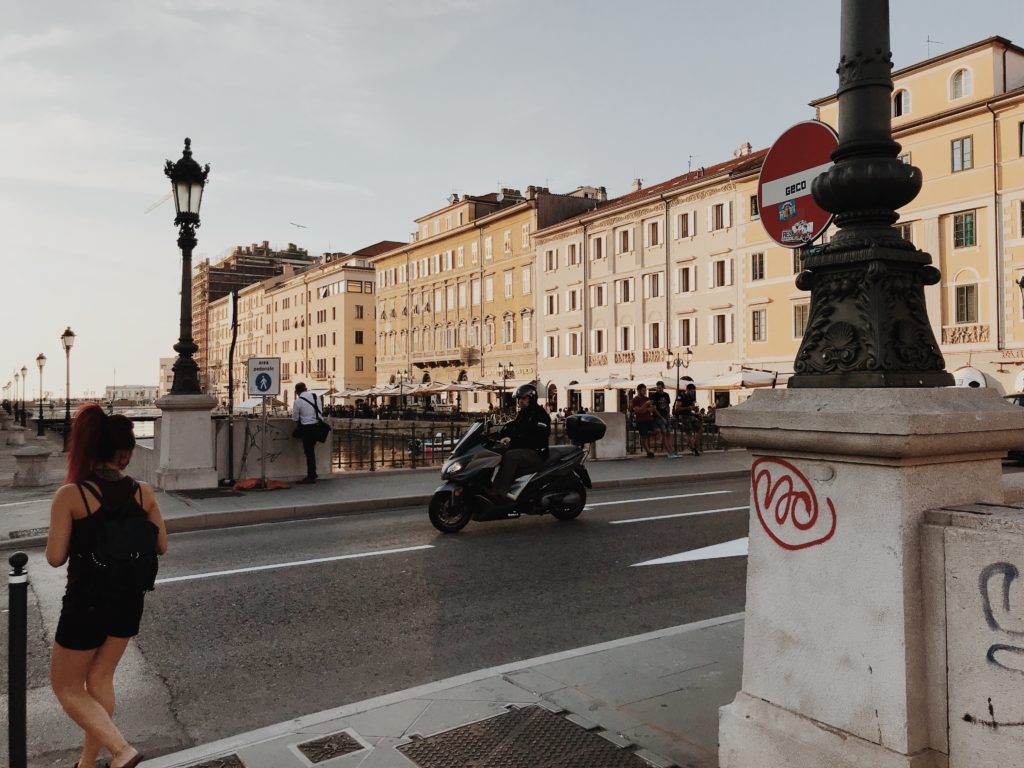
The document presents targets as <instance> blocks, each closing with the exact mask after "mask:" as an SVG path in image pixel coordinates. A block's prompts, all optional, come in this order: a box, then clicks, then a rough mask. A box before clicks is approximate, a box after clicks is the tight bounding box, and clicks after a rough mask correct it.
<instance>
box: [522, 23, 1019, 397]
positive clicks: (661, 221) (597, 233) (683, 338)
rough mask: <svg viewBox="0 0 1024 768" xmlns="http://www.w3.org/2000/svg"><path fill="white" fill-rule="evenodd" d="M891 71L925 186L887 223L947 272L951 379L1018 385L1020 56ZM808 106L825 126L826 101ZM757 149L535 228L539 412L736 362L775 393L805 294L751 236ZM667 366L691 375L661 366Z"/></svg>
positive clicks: (965, 54) (831, 105) (945, 345)
mask: <svg viewBox="0 0 1024 768" xmlns="http://www.w3.org/2000/svg"><path fill="white" fill-rule="evenodd" d="M893 77H894V81H895V91H894V96H893V115H894V116H893V128H894V135H895V138H896V140H897V141H898V142H900V144H901V145H902V146H903V149H902V152H903V155H904V159H905V160H906V161H907V162H910V163H912V164H913V165H915V166H917V167H919V168H920V169H921V171H922V172H923V175H924V187H923V189H922V191H921V193H920V194H919V195H918V197H917V198H916V199H915V200H914V201H913V202H912V203H911V204H910V205H909V206H907V207H906V209H904V210H902V211H901V212H900V213H901V218H900V222H899V225H900V226H901V227H902V228H903V231H904V235H905V236H907V237H909V239H911V240H912V241H913V242H914V243H915V244H916V245H917V246H918V247H919V248H921V249H922V250H925V251H927V252H928V253H930V254H931V255H932V259H933V263H934V264H935V265H936V266H937V267H939V269H940V270H941V272H942V276H943V277H942V282H941V283H940V284H939V285H936V286H932V287H929V288H928V289H926V295H927V300H928V308H929V316H930V319H931V321H932V323H933V326H934V330H935V336H936V338H937V339H938V340H939V341H940V344H941V348H942V351H943V354H944V356H945V358H946V367H947V369H948V370H950V371H952V372H954V373H957V372H959V375H958V380H960V381H961V382H962V383H967V382H969V381H971V380H972V379H973V380H975V381H979V380H980V381H983V382H984V383H985V385H987V386H991V387H996V388H997V389H1000V390H1001V391H1003V392H1007V393H1009V392H1018V391H1022V390H1024V50H1022V49H1020V48H1018V47H1017V46H1014V45H1013V44H1012V43H1010V42H1009V41H1007V40H1004V39H1003V38H991V39H989V40H985V41H981V42H979V43H976V44H974V45H971V46H968V47H966V48H963V49H960V50H957V51H952V52H950V53H948V54H945V55H942V56H937V57H934V58H932V59H929V60H928V61H925V62H921V63H919V64H915V65H913V66H911V67H907V68H905V69H902V70H899V71H897V72H895V73H894V75H893ZM812 106H813V107H814V108H815V109H816V111H817V117H818V118H819V119H821V120H823V121H824V122H827V123H829V124H831V125H833V126H834V125H836V123H837V117H838V111H837V103H836V100H835V98H834V97H830V98H827V99H822V100H819V101H816V102H813V103H812ZM765 154H766V151H765V150H761V151H758V152H753V151H751V150H750V148H749V146H748V145H744V146H743V147H741V148H740V149H739V150H737V152H736V156H735V157H734V158H733V160H730V161H727V162H724V163H720V164H717V165H715V166H712V167H709V168H703V169H698V170H697V171H694V172H691V173H688V174H685V175H683V176H679V177H676V178H674V179H670V180H668V181H666V182H662V183H659V184H657V185H655V186H652V187H649V188H647V189H643V188H638V186H637V188H634V190H633V191H632V192H630V193H629V194H627V195H624V196H622V197H619V198H616V199H613V200H611V201H608V202H606V203H604V204H602V205H601V206H600V207H599V208H597V209H596V210H595V211H592V212H588V213H586V214H583V215H581V216H578V217H574V218H572V219H569V220H567V221H563V222H561V223H559V224H557V225H555V226H552V227H549V228H544V229H541V230H540V231H538V232H537V233H536V235H535V237H534V244H535V249H536V253H535V259H536V264H537V270H538V277H539V285H538V294H537V317H538V345H539V360H538V367H539V380H540V382H541V384H542V389H543V390H544V393H550V395H551V397H550V398H549V400H550V401H553V402H554V403H555V404H556V405H557V406H559V407H561V406H565V405H569V404H570V403H575V404H578V405H580V406H584V407H588V408H593V409H595V410H602V409H605V410H619V409H621V408H622V407H624V404H623V403H622V402H617V400H618V397H619V396H617V394H616V391H615V390H602V389H600V388H596V387H595V386H594V385H595V382H596V381H598V380H599V379H602V378H608V377H618V378H625V379H633V380H637V381H639V380H643V381H645V383H647V384H648V386H650V385H651V384H652V383H653V382H655V381H657V380H659V379H661V380H664V381H665V383H666V385H667V386H668V387H670V388H674V386H675V379H676V373H677V372H678V373H679V374H680V375H684V376H685V375H688V376H690V377H692V378H693V379H695V380H696V382H697V383H698V384H701V383H704V382H709V381H712V380H714V379H716V378H717V377H719V376H722V375H724V374H728V373H730V372H735V371H738V370H739V369H741V368H743V367H746V368H753V369H760V370H765V371H769V372H772V373H776V374H778V382H779V384H780V385H784V383H785V381H786V379H787V378H788V376H789V375H790V374H791V373H792V371H793V361H794V359H795V357H796V353H797V349H798V347H799V344H800V340H801V338H802V336H803V332H804V327H805V325H806V321H807V314H808V308H809V302H810V296H809V294H808V293H806V292H804V291H800V290H798V289H797V288H796V286H795V283H794V278H795V276H796V274H797V273H798V272H799V271H800V268H801V266H800V251H799V250H790V249H787V248H782V247H780V246H778V245H776V244H775V243H774V242H772V241H771V240H770V239H769V238H768V236H767V234H766V232H765V230H764V227H763V226H762V225H761V218H760V217H761V213H762V212H761V211H760V210H758V206H757V180H758V174H759V173H760V168H761V164H762V162H763V160H764V156H765ZM832 234H834V230H829V231H827V232H826V233H825V236H824V239H825V240H827V239H828V238H829V237H831V235H832ZM687 349H689V350H690V353H691V354H690V355H686V354H685V353H686V350H687ZM670 355H672V357H671V359H673V360H676V359H680V358H682V359H687V358H688V359H689V364H688V367H686V368H679V369H677V368H676V367H675V366H671V367H670V366H669V363H668V361H669V359H670ZM743 397H745V393H732V394H731V399H732V402H737V401H738V400H740V399H742V398H743ZM711 398H712V395H711V393H708V394H707V395H704V396H703V401H704V402H705V403H708V402H711Z"/></svg>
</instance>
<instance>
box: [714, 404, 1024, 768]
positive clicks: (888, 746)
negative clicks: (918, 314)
mask: <svg viewBox="0 0 1024 768" xmlns="http://www.w3.org/2000/svg"><path fill="white" fill-rule="evenodd" d="M1017 411H1021V409H1019V408H1018V409H1015V408H1014V407H1013V406H1009V405H1007V404H1005V403H1004V402H1003V401H1002V399H1001V398H1000V397H999V396H998V395H997V394H996V393H995V392H994V391H990V390H967V389H952V388H944V389H842V390H831V389H803V390H773V391H762V392H758V393H757V394H755V395H754V396H753V397H752V398H751V399H750V400H749V401H748V402H746V403H744V404H743V405H741V406H738V407H735V408H729V409H728V410H723V411H721V412H720V413H719V414H718V423H719V424H720V425H721V427H722V432H723V435H724V436H725V438H726V439H727V440H729V442H730V443H732V444H736V445H742V446H746V447H748V448H749V449H750V450H751V453H752V454H753V458H754V462H753V465H752V467H751V483H752V488H751V511H750V549H749V558H748V566H747V605H746V629H745V645H744V654H743V687H742V691H741V693H740V694H738V695H737V697H736V700H735V701H734V702H733V703H732V704H730V705H728V706H726V707H724V708H723V709H722V710H721V722H720V733H719V741H720V748H719V763H720V765H721V766H722V768H753V767H754V766H757V768H782V767H783V766H785V768H804V767H806V768H810V767H811V766H813V767H814V768H820V767H821V766H830V767H832V768H853V767H854V766H856V768H869V766H870V768H878V767H879V766H901V767H902V766H914V767H915V768H925V767H928V768H931V767H932V766H945V765H947V757H946V754H945V752H946V738H945V732H944V731H943V730H942V728H941V727H940V726H937V725H935V723H945V722H946V720H945V718H944V717H939V718H937V717H933V716H930V714H929V713H930V712H934V711H935V710H936V708H940V709H943V711H944V708H945V706H946V691H945V688H944V685H943V683H944V680H945V676H944V674H942V675H939V674H938V673H937V672H936V674H933V675H931V679H930V677H929V669H928V663H927V659H928V658H929V655H928V647H929V646H928V640H929V628H928V627H927V626H926V625H925V622H924V609H923V601H924V594H923V588H922V587H923V584H922V578H921V556H920V553H921V523H922V519H923V515H924V512H925V511H926V510H928V509H930V508H934V507H940V506H949V505H955V504H963V503H974V502H992V503H998V502H1000V501H1001V499H1002V488H1001V474H1002V468H1001V458H1002V456H1003V455H1004V453H1005V451H1006V448H1007V447H1009V446H1011V445H1014V444H1017V443H1019V440H1020V437H1019V436H1020V434H1022V430H1024V411H1022V412H1020V413H1018V412H1017ZM937 731H942V732H937Z"/></svg>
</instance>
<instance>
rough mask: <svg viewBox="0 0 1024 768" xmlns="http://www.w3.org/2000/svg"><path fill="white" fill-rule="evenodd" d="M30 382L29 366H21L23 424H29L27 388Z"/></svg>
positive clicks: (24, 425) (25, 425)
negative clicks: (26, 410)
mask: <svg viewBox="0 0 1024 768" xmlns="http://www.w3.org/2000/svg"><path fill="white" fill-rule="evenodd" d="M27 384H28V367H27V366H24V365H23V366H21V426H23V427H27V426H28V414H26V413H25V390H26V386H27Z"/></svg>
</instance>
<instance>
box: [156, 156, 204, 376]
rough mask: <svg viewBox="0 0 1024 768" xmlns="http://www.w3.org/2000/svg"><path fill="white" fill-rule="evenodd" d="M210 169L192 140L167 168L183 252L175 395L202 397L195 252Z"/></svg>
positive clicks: (167, 163) (165, 166) (176, 346)
mask: <svg viewBox="0 0 1024 768" xmlns="http://www.w3.org/2000/svg"><path fill="white" fill-rule="evenodd" d="M209 173H210V166H209V165H206V166H202V167H201V166H200V165H199V163H197V162H196V161H195V160H193V159H192V139H188V138H186V139H185V149H184V151H183V152H182V155H181V158H180V159H179V160H178V162H176V163H172V162H171V161H170V160H168V161H167V162H166V164H165V165H164V175H166V176H167V178H169V179H170V180H171V191H172V193H173V196H174V208H175V210H176V211H177V215H176V216H175V217H174V223H175V224H176V225H177V227H178V247H179V248H180V249H181V318H180V330H179V336H178V343H177V344H175V345H174V351H175V352H177V353H178V359H177V360H175V361H174V365H173V366H172V367H171V370H172V371H174V381H173V383H172V384H171V392H170V394H172V395H198V394H201V393H202V390H201V389H200V388H199V366H198V365H197V364H196V361H195V360H193V359H192V355H194V354H195V353H196V351H197V350H198V349H199V348H198V347H197V346H196V344H195V342H194V341H193V340H192V249H193V248H195V247H196V242H197V241H196V229H197V228H198V227H199V207H200V205H201V203H202V200H203V188H204V187H205V185H206V177H207V176H208V175H209Z"/></svg>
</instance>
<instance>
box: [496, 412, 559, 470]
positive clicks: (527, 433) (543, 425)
mask: <svg viewBox="0 0 1024 768" xmlns="http://www.w3.org/2000/svg"><path fill="white" fill-rule="evenodd" d="M501 435H502V437H510V438H512V441H511V443H509V446H508V447H509V448H532V449H533V450H535V451H537V453H539V454H540V455H541V458H547V455H548V437H550V435H551V417H550V416H548V412H547V411H545V410H544V409H543V408H541V407H540V406H539V405H537V404H534V405H531V406H529V407H528V408H523V409H522V410H520V411H519V413H518V414H516V417H515V419H513V420H512V421H510V422H509V423H508V424H506V425H505V426H504V427H502V428H501Z"/></svg>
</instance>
